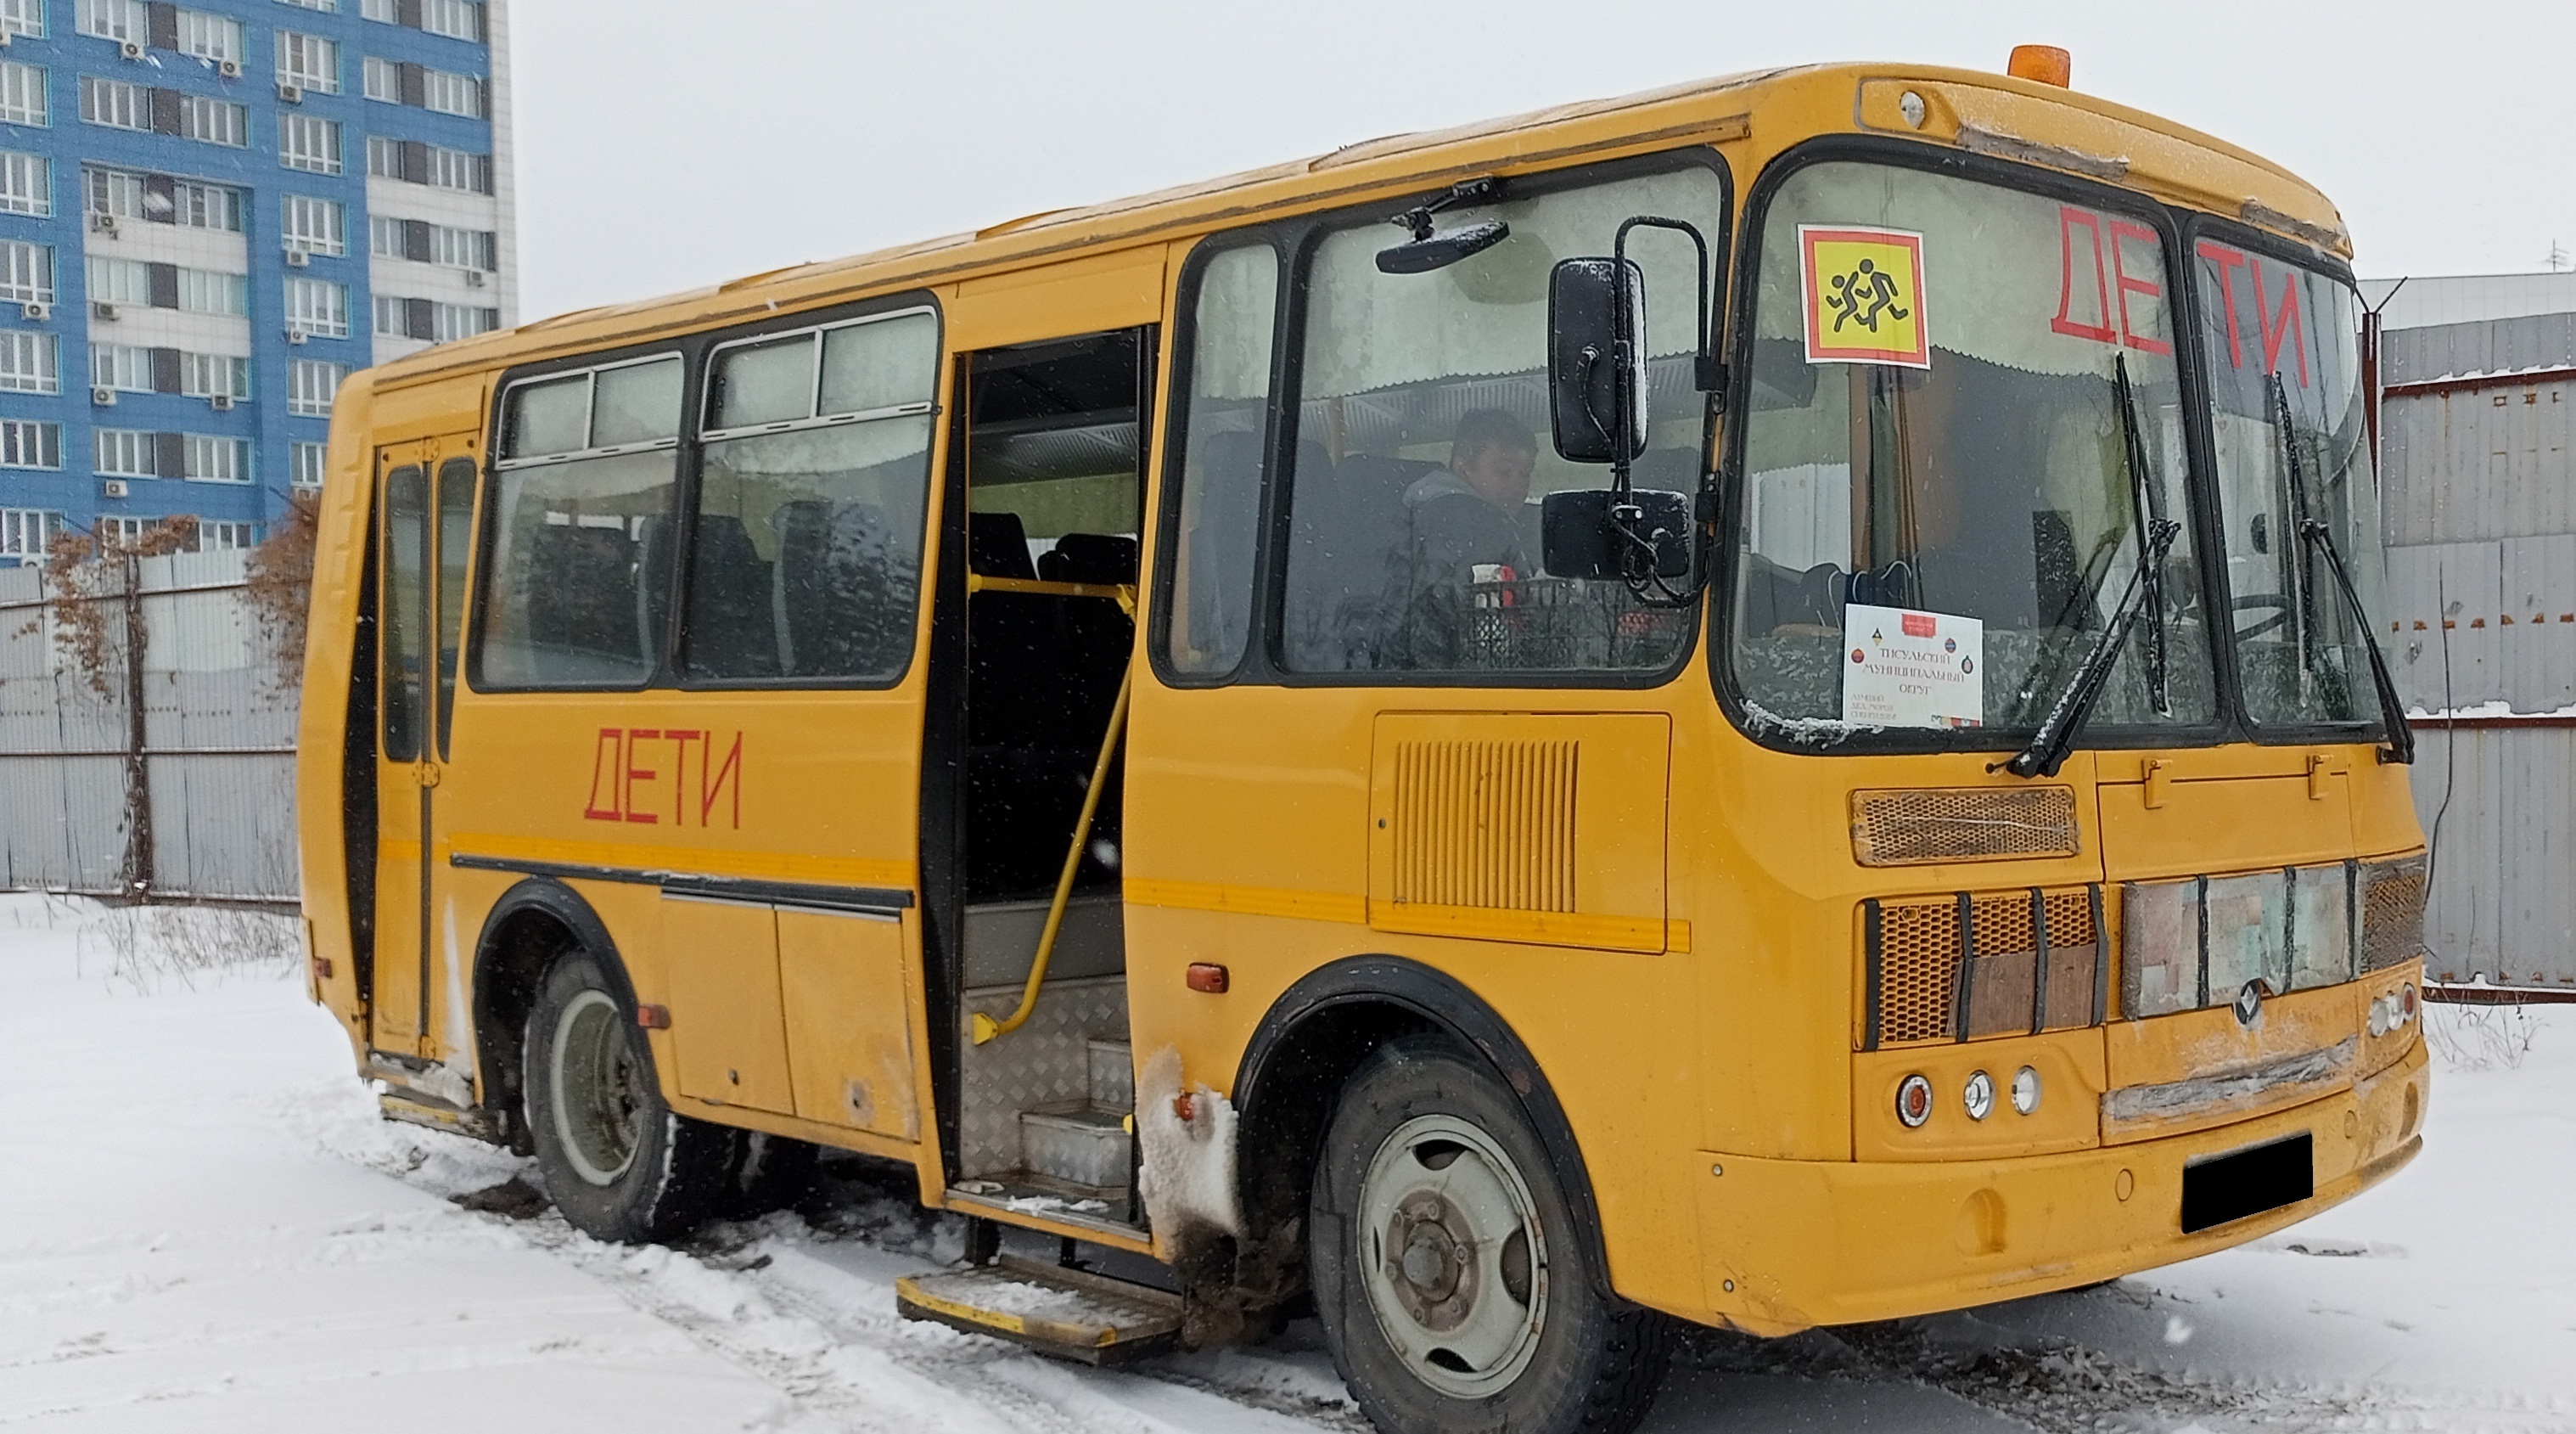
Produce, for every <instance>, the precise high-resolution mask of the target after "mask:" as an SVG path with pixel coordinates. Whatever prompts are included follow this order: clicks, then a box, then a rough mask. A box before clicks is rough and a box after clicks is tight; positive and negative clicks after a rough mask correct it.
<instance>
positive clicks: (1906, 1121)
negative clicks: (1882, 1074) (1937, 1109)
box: [1896, 1075, 1932, 1130]
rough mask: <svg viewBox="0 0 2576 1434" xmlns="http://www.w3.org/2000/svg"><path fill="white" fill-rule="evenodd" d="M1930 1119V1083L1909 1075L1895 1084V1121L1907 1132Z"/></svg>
mask: <svg viewBox="0 0 2576 1434" xmlns="http://www.w3.org/2000/svg"><path fill="white" fill-rule="evenodd" d="M1931 1118H1932V1082H1930V1081H1928V1080H1925V1079H1924V1078H1923V1077H1921V1076H1919V1075H1910V1076H1907V1077H1906V1078H1905V1079H1903V1080H1901V1081H1899V1082H1897V1084H1896V1119H1897V1121H1898V1122H1899V1123H1900V1124H1902V1125H1903V1126H1904V1127H1905V1128H1906V1129H1908V1130H1915V1129H1919V1128H1921V1126H1922V1124H1923V1122H1925V1121H1927V1120H1930V1119H1931Z"/></svg>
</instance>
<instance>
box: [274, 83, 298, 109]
mask: <svg viewBox="0 0 2576 1434" xmlns="http://www.w3.org/2000/svg"><path fill="white" fill-rule="evenodd" d="M277 99H278V102H279V103H280V104H289V105H300V104H302V103H304V87H303V86H302V85H290V84H288V83H286V82H285V81H284V80H280V81H278V83H277Z"/></svg>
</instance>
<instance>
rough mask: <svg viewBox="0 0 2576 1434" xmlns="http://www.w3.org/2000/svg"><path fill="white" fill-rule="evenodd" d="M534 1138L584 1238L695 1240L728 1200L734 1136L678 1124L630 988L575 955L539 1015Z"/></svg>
mask: <svg viewBox="0 0 2576 1434" xmlns="http://www.w3.org/2000/svg"><path fill="white" fill-rule="evenodd" d="M522 1049H523V1050H525V1051H526V1053H527V1056H526V1059H527V1070H526V1072H525V1074H524V1077H523V1083H522V1085H521V1087H520V1088H521V1089H522V1090H524V1091H525V1092H526V1093H527V1102H528V1105H527V1113H528V1127H529V1130H530V1133H531V1134H532V1135H534V1137H535V1143H536V1147H537V1168H538V1169H539V1170H540V1171H541V1172H542V1173H543V1174H544V1176H545V1181H546V1193H547V1194H549V1195H551V1196H552V1197H553V1198H554V1202H555V1208H556V1209H558V1210H561V1211H562V1212H563V1215H564V1218H565V1219H566V1220H569V1221H571V1222H572V1223H573V1225H574V1226H575V1227H576V1228H578V1229H580V1230H582V1231H583V1232H584V1233H587V1234H590V1235H593V1236H596V1237H598V1238H599V1239H602V1240H616V1241H620V1242H624V1243H633V1242H636V1241H641V1240H669V1239H673V1238H676V1237H678V1236H680V1235H684V1234H687V1233H688V1232H689V1231H690V1230H692V1229H694V1228H695V1227H696V1226H697V1225H698V1223H699V1222H700V1221H701V1220H703V1219H705V1218H706V1217H707V1216H708V1215H709V1214H711V1213H712V1212H713V1211H714V1209H715V1206H716V1203H717V1202H718V1201H719V1200H720V1199H721V1198H723V1196H724V1195H725V1194H726V1187H727V1184H728V1177H729V1175H730V1173H731V1166H732V1164H733V1154H734V1147H735V1139H734V1133H733V1132H732V1131H730V1130H727V1129H725V1128H724V1127H722V1126H716V1125H709V1124H707V1123H705V1122H704V1121H698V1120H692V1119H690V1118H689V1117H687V1116H684V1115H679V1114H676V1113H674V1112H673V1111H672V1109H671V1107H670V1106H669V1105H668V1104H666V1103H664V1101H663V1099H662V1093H661V1088H660V1086H659V1084H658V1083H657V1082H656V1080H655V1079H654V1073H653V1051H652V1048H651V1047H650V1046H649V1045H648V1044H646V1042H645V1039H644V1031H643V1029H642V1027H640V1026H639V1025H637V1024H636V1020H635V1009H634V1006H633V1005H632V1003H631V1002H630V1001H629V1000H628V998H627V997H626V996H625V995H624V993H623V989H622V983H618V982H614V981H611V980H610V979H609V977H608V973H607V972H606V971H605V970H604V969H603V968H602V966H601V963H600V961H599V958H598V957H596V956H594V955H592V954H591V953H589V952H587V951H576V952H574V953H572V954H571V955H568V956H566V957H564V958H563V959H561V960H559V961H557V962H556V963H555V964H554V967H553V969H551V970H549V971H548V972H547V973H546V980H545V986H544V989H543V990H542V991H541V992H540V993H539V994H538V997H537V1005H536V1009H535V1010H534V1011H532V1012H531V1013H529V1016H528V1032H527V1041H526V1043H525V1045H524V1046H523V1047H522Z"/></svg>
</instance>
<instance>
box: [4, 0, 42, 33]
mask: <svg viewBox="0 0 2576 1434" xmlns="http://www.w3.org/2000/svg"><path fill="white" fill-rule="evenodd" d="M0 35H24V36H26V37H27V38H28V39H30V40H41V39H43V38H45V0H0Z"/></svg>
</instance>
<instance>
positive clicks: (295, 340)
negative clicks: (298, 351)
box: [286, 329, 306, 344]
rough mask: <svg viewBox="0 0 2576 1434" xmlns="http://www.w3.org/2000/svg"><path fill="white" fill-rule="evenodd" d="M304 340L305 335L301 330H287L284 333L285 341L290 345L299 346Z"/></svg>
mask: <svg viewBox="0 0 2576 1434" xmlns="http://www.w3.org/2000/svg"><path fill="white" fill-rule="evenodd" d="M305 338H306V335H305V332H304V331H303V330H302V329H288V330H287V331H286V341H287V342H288V343H290V344H300V343H302V342H304V340H305Z"/></svg>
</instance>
